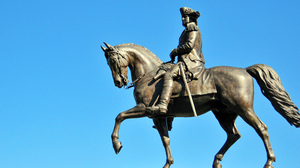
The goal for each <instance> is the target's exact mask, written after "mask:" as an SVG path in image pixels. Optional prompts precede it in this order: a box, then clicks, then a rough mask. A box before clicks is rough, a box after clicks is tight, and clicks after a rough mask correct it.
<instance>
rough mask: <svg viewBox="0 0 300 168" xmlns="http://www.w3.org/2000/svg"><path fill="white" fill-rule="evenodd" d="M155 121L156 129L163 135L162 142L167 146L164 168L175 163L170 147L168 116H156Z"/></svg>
mask: <svg viewBox="0 0 300 168" xmlns="http://www.w3.org/2000/svg"><path fill="white" fill-rule="evenodd" d="M153 122H154V124H155V127H156V129H157V130H158V132H159V135H160V137H161V140H162V143H163V145H164V147H165V151H166V155H167V162H166V164H165V166H164V168H169V167H170V166H171V164H173V163H174V160H173V157H172V153H171V148H170V138H169V133H168V126H167V120H166V118H155V119H153Z"/></svg>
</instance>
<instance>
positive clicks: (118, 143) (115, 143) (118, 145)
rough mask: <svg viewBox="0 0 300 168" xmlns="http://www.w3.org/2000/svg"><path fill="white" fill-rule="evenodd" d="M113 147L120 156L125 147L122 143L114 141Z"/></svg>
mask: <svg viewBox="0 0 300 168" xmlns="http://www.w3.org/2000/svg"><path fill="white" fill-rule="evenodd" d="M113 147H114V150H115V152H116V154H118V153H119V152H120V150H121V149H122V147H123V146H122V144H121V142H120V141H113Z"/></svg>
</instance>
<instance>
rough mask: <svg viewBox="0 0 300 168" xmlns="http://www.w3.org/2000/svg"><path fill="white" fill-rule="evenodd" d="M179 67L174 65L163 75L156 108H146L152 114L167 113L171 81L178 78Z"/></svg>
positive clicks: (171, 88)
mask: <svg viewBox="0 0 300 168" xmlns="http://www.w3.org/2000/svg"><path fill="white" fill-rule="evenodd" d="M178 73H179V65H178V64H175V65H173V67H172V68H171V69H170V70H169V71H168V72H167V73H166V74H165V75H164V84H163V88H162V93H161V96H160V100H159V103H158V104H157V105H156V106H153V107H149V108H147V109H148V110H150V111H152V112H160V113H166V112H167V111H168V104H169V101H170V97H171V95H172V90H173V79H174V78H175V77H176V76H178Z"/></svg>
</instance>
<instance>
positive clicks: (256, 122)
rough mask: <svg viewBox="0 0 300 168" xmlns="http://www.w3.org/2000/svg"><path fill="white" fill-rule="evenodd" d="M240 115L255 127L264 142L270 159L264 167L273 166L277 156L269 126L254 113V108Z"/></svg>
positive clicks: (269, 167) (270, 167) (271, 167)
mask: <svg viewBox="0 0 300 168" xmlns="http://www.w3.org/2000/svg"><path fill="white" fill-rule="evenodd" d="M239 115H240V116H241V117H242V118H243V119H244V121H246V122H247V123H248V124H249V125H250V126H252V127H253V128H254V129H255V131H256V132H257V134H258V135H259V136H260V138H261V139H262V140H263V142H264V145H265V148H266V151H267V155H268V160H267V163H266V164H265V167H264V168H273V166H272V163H273V162H274V161H276V158H275V155H274V152H273V149H272V146H271V142H270V139H269V133H268V127H267V126H266V125H265V124H264V123H263V122H262V121H261V120H260V119H259V118H258V117H257V115H256V114H255V113H254V110H253V108H249V109H248V110H244V113H241V114H239Z"/></svg>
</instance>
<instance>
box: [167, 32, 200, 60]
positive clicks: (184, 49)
mask: <svg viewBox="0 0 300 168" xmlns="http://www.w3.org/2000/svg"><path fill="white" fill-rule="evenodd" d="M196 38H197V31H189V32H188V39H187V41H186V42H185V43H183V44H182V45H179V46H178V47H177V48H176V49H174V50H172V55H173V56H176V55H182V54H189V53H190V52H191V51H192V50H193V48H194V46H195V43H196Z"/></svg>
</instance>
